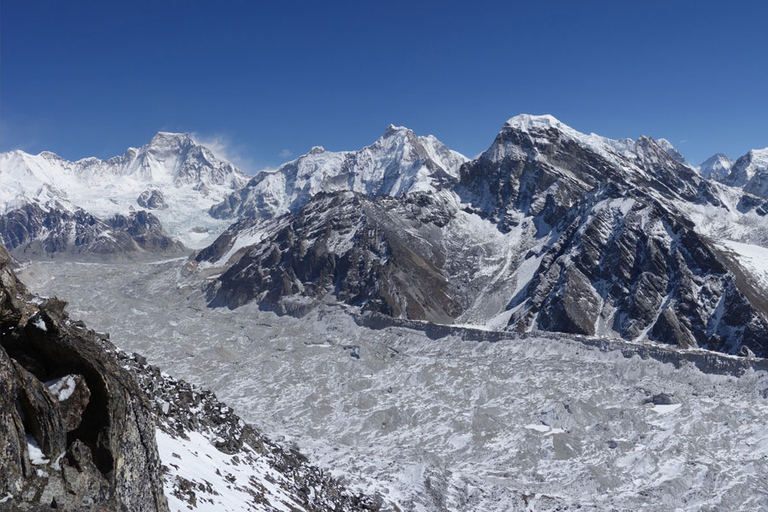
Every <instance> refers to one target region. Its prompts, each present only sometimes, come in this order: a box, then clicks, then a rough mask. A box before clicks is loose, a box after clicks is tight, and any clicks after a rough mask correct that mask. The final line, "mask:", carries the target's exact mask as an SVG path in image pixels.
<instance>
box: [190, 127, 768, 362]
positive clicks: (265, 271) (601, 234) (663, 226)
mask: <svg viewBox="0 0 768 512" xmlns="http://www.w3.org/2000/svg"><path fill="white" fill-rule="evenodd" d="M753 153H754V154H757V153H755V152H753ZM751 154H752V153H751ZM753 156H754V155H753ZM254 190H256V189H254ZM259 197H263V196H258V195H257V196H254V197H253V198H252V199H253V200H254V201H256V202H258V198H259ZM761 208H762V206H761V203H760V200H759V198H758V197H757V196H755V195H754V194H750V193H749V192H748V191H746V192H744V191H741V190H740V189H735V188H728V187H724V186H723V185H721V184H719V183H716V182H713V181H710V180H707V179H705V178H702V176H701V175H700V174H699V173H698V172H697V170H696V169H695V168H693V167H691V166H690V165H688V164H686V163H685V162H684V159H681V158H680V157H679V154H678V153H677V152H676V151H674V150H673V148H672V147H671V145H670V144H669V143H668V142H667V141H661V142H659V141H655V140H654V139H651V138H649V137H641V138H639V139H638V140H637V141H632V140H629V139H623V140H611V139H606V138H603V137H600V136H598V135H595V134H590V135H585V134H582V133H580V132H578V131H576V130H573V129H572V128H570V127H568V126H567V125H565V124H563V123H561V122H560V121H558V120H557V119H555V118H554V117H552V116H529V115H521V116H517V117H515V118H512V119H510V120H509V121H508V122H507V123H506V124H505V125H504V127H503V128H502V130H501V131H500V133H499V134H498V135H497V137H496V140H495V141H494V142H493V144H492V145H491V146H490V148H489V149H488V150H487V151H486V152H484V153H483V154H481V155H480V156H479V157H478V158H477V159H475V160H473V161H470V162H466V163H464V164H462V165H461V167H460V168H459V171H458V176H457V179H455V180H451V181H450V182H446V183H445V186H443V187H441V188H439V189H434V190H428V191H427V192H426V193H420V192H412V193H406V194H404V195H401V196H396V197H391V196H388V197H384V196H381V197H377V196H376V194H370V195H367V196H359V195H355V194H350V193H349V192H345V191H337V192H332V193H330V194H318V195H315V196H314V198H313V199H311V200H309V201H308V202H307V203H306V204H305V205H304V207H303V208H298V209H296V210H295V211H292V212H288V213H286V214H284V215H282V216H278V215H273V216H270V215H269V211H267V210H265V211H263V212H262V215H261V217H265V218H258V217H257V218H255V219H254V220H243V221H240V222H239V223H237V224H235V225H233V226H232V227H231V228H230V229H229V230H228V231H227V232H226V233H225V234H224V235H222V237H221V238H220V239H219V240H217V242H216V243H214V244H213V245H212V246H210V247H209V248H207V249H206V250H204V251H201V252H200V253H198V254H197V256H196V263H197V265H198V267H199V268H201V269H211V268H215V267H220V268H222V271H221V272H220V274H219V275H214V277H213V280H212V281H211V283H210V284H209V285H208V292H207V293H208V297H209V300H210V304H211V305H213V306H222V305H225V306H229V307H238V306H239V305H241V304H243V303H245V302H248V301H251V300H256V301H258V302H259V303H260V304H262V306H263V307H265V308H267V309H275V310H277V311H278V312H283V313H286V312H287V313H293V314H303V313H305V312H306V311H307V310H308V309H311V308H312V307H314V305H315V304H318V303H320V302H323V301H328V300H331V301H338V302H343V303H345V304H348V305H352V306H355V307H358V308H361V309H362V310H363V311H374V312H377V313H383V314H388V315H392V316H395V317H403V318H411V319H418V320H429V321H433V322H437V323H452V322H457V321H458V322H466V321H469V322H470V323H476V324H479V325H491V326H496V328H505V327H506V328H507V329H514V330H517V331H523V332H525V331H529V330H532V329H540V330H546V331H557V332H568V333H575V334H586V335H596V334H597V335H603V336H611V335H613V336H617V337H620V338H623V339H627V340H631V341H637V340H643V339H645V340H650V341H657V342H662V343H669V344H673V345H677V346H680V347H683V348H685V347H706V348H710V349H712V350H718V351H725V352H729V353H735V352H737V351H739V350H740V349H741V348H742V347H747V348H749V349H750V350H752V351H754V352H755V353H756V354H758V355H765V354H768V346H766V345H765V342H764V340H765V336H766V335H767V334H768V308H766V304H765V301H764V300H763V299H761V298H760V297H761V296H763V292H760V291H759V290H762V289H764V288H763V287H764V286H766V285H765V284H761V283H759V282H754V278H753V277H750V272H751V270H752V269H751V267H750V268H747V267H745V266H744V265H743V264H742V261H741V260H740V258H739V255H738V254H735V253H733V252H732V250H729V249H726V248H724V246H722V244H719V242H717V241H716V240H715V239H713V238H711V237H712V236H714V234H715V232H716V230H715V229H714V228H713V227H712V226H710V225H708V223H703V222H697V221H699V219H700V217H701V216H702V215H706V216H708V217H707V218H722V219H725V218H729V219H730V217H729V216H737V217H738V218H739V222H740V223H743V224H744V225H750V226H752V228H751V229H752V230H753V231H754V230H758V231H759V230H765V229H768V224H766V221H765V219H764V213H761V212H762V210H761ZM702 212H703V213H702ZM385 226H386V227H385ZM467 226H471V227H467ZM491 226H492V228H491ZM458 233H461V235H460V236H459V235H458ZM731 247H733V246H731ZM475 251H478V252H475ZM488 251H501V254H498V253H497V256H496V257H493V256H492V253H489V252H488ZM406 254H407V255H408V256H405V255H406ZM469 254H473V255H474V256H468V255H469ZM205 271H206V272H209V273H210V272H213V270H205ZM394 276H399V277H398V278H397V279H395V278H394ZM417 290H418V291H419V292H418V293H417Z"/></svg>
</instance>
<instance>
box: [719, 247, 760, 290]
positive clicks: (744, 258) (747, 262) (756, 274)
mask: <svg viewBox="0 0 768 512" xmlns="http://www.w3.org/2000/svg"><path fill="white" fill-rule="evenodd" d="M721 243H722V245H723V246H725V247H726V248H728V249H730V250H731V251H733V252H735V253H736V254H737V255H738V260H739V263H741V264H742V265H743V266H744V267H745V268H746V269H747V270H748V271H749V273H750V275H751V276H752V277H753V278H754V279H755V280H756V281H757V282H758V283H759V284H758V286H759V287H762V288H763V289H766V290H768V249H767V248H765V247H760V246H758V245H750V244H743V243H740V242H734V241H732V240H723V241H722V242H721Z"/></svg>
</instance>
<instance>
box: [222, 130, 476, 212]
mask: <svg viewBox="0 0 768 512" xmlns="http://www.w3.org/2000/svg"><path fill="white" fill-rule="evenodd" d="M466 161H467V158H466V157H464V156H463V155H461V154H459V153H457V152H455V151H451V150H450V149H448V148H447V147H446V146H445V145H444V144H443V143H442V142H440V141H439V140H437V139H436V138H435V137H434V136H432V135H429V136H426V137H422V136H417V135H416V134H415V133H413V131H411V130H409V129H408V128H404V127H402V126H394V125H389V126H388V127H387V129H386V130H385V131H384V134H383V135H382V136H381V138H379V139H378V140H377V141H376V142H374V143H373V144H371V145H370V146H366V147H364V148H363V149H361V150H358V151H338V152H333V151H325V150H324V149H322V148H319V147H314V148H312V150H311V151H310V152H309V153H307V154H305V155H302V156H300V157H299V158H297V159H296V160H293V161H291V162H288V163H286V164H283V165H282V166H280V168H278V169H277V170H275V171H262V172H260V173H258V174H257V175H256V176H255V177H254V178H253V179H251V181H250V182H248V184H247V185H246V186H245V187H244V188H243V189H241V190H239V191H236V192H234V193H232V194H230V195H229V196H228V197H227V198H226V199H225V200H224V201H223V202H221V203H219V204H217V205H215V206H214V207H213V208H211V215H213V216H214V217H218V218H235V217H240V216H247V217H272V216H275V215H280V214H283V213H286V212H289V211H296V210H298V209H299V208H301V207H302V206H304V205H305V204H307V202H308V201H309V200H310V199H311V198H312V197H313V196H315V195H316V194H318V193H320V192H326V193H330V192H337V191H343V190H349V191H353V192H359V193H362V194H365V195H367V196H369V197H379V196H383V195H389V196H399V195H403V194H406V193H409V192H415V191H434V190H437V189H440V188H442V187H444V186H446V185H448V184H450V183H452V182H455V181H456V179H457V177H458V169H459V167H460V166H461V164H463V163H464V162H466Z"/></svg>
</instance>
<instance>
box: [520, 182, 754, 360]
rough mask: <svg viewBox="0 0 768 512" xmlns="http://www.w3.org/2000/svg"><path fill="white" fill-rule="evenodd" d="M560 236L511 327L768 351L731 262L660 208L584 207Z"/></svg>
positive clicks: (631, 204) (607, 202) (637, 203)
mask: <svg viewBox="0 0 768 512" xmlns="http://www.w3.org/2000/svg"><path fill="white" fill-rule="evenodd" d="M595 200H596V199H595ZM558 229H559V230H560V232H562V233H563V234H562V235H561V236H560V237H559V238H558V239H556V240H555V241H554V243H553V244H552V245H551V246H550V247H549V249H548V250H547V251H546V253H545V254H544V256H543V258H542V262H541V264H540V266H539V269H538V270H537V272H536V275H535V276H534V279H533V280H532V282H531V283H530V284H529V286H528V289H527V290H526V293H525V294H522V295H521V296H519V297H516V298H514V299H513V301H512V303H511V306H517V305H519V304H524V305H523V307H522V308H521V309H520V310H519V311H518V313H516V314H515V315H513V316H512V318H511V320H510V325H511V327H514V328H516V329H517V330H519V331H523V330H526V329H528V328H530V327H535V328H538V329H542V330H548V331H559V332H568V333H574V334H588V335H591V334H595V333H596V332H597V331H598V330H601V331H602V332H615V333H617V334H618V335H619V336H620V337H622V338H624V339H628V340H636V339H641V338H642V337H643V336H645V335H648V337H649V338H650V339H652V340H655V341H660V342H663V343H670V344H673V345H677V346H679V347H681V348H688V347H704V348H709V349H712V350H718V351H725V352H733V351H735V350H736V349H737V348H738V347H740V346H746V347H749V348H750V349H752V350H753V351H754V352H755V353H762V354H767V353H768V343H766V338H765V333H768V322H766V319H765V318H766V317H765V315H764V313H763V312H762V311H761V310H760V309H759V308H757V307H756V306H755V305H750V301H749V300H747V298H746V296H745V294H744V292H743V291H742V289H741V288H740V287H739V286H738V284H737V279H736V276H735V274H734V272H733V271H732V269H734V270H736V271H738V269H737V266H736V265H735V263H734V262H733V261H727V260H726V257H725V255H723V254H721V253H720V252H719V251H718V250H717V249H715V248H714V247H712V246H710V243H709V242H708V241H707V240H705V239H703V238H702V237H700V236H699V235H697V234H696V233H695V232H694V231H693V230H692V229H690V226H688V225H687V222H686V221H685V220H684V219H682V218H680V217H678V216H677V215H676V214H675V213H674V212H672V211H669V210H668V209H666V208H665V207H663V206H662V205H661V204H659V203H656V202H654V201H653V200H652V199H649V198H642V197H636V198H632V199H626V198H625V199H604V200H602V201H597V202H596V203H594V204H592V205H584V207H583V208H582V209H581V210H580V211H579V214H577V213H576V212H574V213H572V214H571V215H570V216H569V217H567V218H566V219H565V220H564V222H563V223H562V224H560V225H558ZM757 332H761V333H763V335H762V338H761V335H757V334H756V333H757Z"/></svg>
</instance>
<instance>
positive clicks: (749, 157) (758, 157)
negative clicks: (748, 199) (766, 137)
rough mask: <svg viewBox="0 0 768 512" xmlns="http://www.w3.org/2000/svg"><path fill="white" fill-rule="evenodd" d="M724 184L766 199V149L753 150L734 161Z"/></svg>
mask: <svg viewBox="0 0 768 512" xmlns="http://www.w3.org/2000/svg"><path fill="white" fill-rule="evenodd" d="M726 183H728V184H729V185H732V186H735V187H742V188H743V189H744V192H747V193H749V194H753V195H755V196H758V197H762V198H764V199H768V148H764V149H753V150H752V151H750V152H749V153H747V154H746V155H744V156H742V157H740V158H739V159H738V160H736V162H735V163H734V164H733V167H732V168H731V172H730V174H729V175H728V178H727V179H726Z"/></svg>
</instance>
